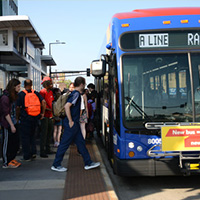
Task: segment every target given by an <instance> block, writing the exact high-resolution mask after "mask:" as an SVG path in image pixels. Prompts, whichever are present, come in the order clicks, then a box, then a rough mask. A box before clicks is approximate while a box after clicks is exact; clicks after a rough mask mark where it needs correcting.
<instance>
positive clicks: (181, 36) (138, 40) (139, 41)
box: [120, 31, 200, 50]
mask: <svg viewBox="0 0 200 200" xmlns="http://www.w3.org/2000/svg"><path fill="white" fill-rule="evenodd" d="M120 42H121V43H120V44H121V48H122V49H127V50H129V49H145V48H148V49H149V48H200V31H199V32H198V31H172V32H164V33H133V32H132V33H125V34H124V35H122V37H121V40H120Z"/></svg>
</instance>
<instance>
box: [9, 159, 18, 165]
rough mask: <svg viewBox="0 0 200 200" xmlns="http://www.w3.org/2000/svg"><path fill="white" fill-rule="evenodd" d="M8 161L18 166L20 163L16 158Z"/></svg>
mask: <svg viewBox="0 0 200 200" xmlns="http://www.w3.org/2000/svg"><path fill="white" fill-rule="evenodd" d="M10 162H12V163H14V164H15V165H18V166H20V165H21V163H20V162H18V161H16V160H11V161H10Z"/></svg>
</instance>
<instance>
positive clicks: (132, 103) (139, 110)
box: [125, 97, 152, 121]
mask: <svg viewBox="0 0 200 200" xmlns="http://www.w3.org/2000/svg"><path fill="white" fill-rule="evenodd" d="M125 99H126V100H127V101H128V104H129V105H132V106H133V107H134V108H135V110H136V111H137V112H138V113H139V114H140V115H141V116H144V117H145V118H146V119H148V120H150V121H152V120H151V118H150V117H149V116H148V115H147V114H146V113H145V112H144V111H143V110H142V109H141V108H140V107H139V106H138V105H137V104H136V103H135V101H133V98H130V97H125Z"/></svg>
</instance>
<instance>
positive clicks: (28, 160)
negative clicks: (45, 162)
mask: <svg viewBox="0 0 200 200" xmlns="http://www.w3.org/2000/svg"><path fill="white" fill-rule="evenodd" d="M20 161H22V162H24V161H26V162H30V161H32V160H31V158H29V159H24V158H21V159H20Z"/></svg>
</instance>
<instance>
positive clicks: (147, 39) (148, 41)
mask: <svg viewBox="0 0 200 200" xmlns="http://www.w3.org/2000/svg"><path fill="white" fill-rule="evenodd" d="M168 46H169V35H168V33H160V34H158V33H156V34H139V47H140V48H149V47H168Z"/></svg>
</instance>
